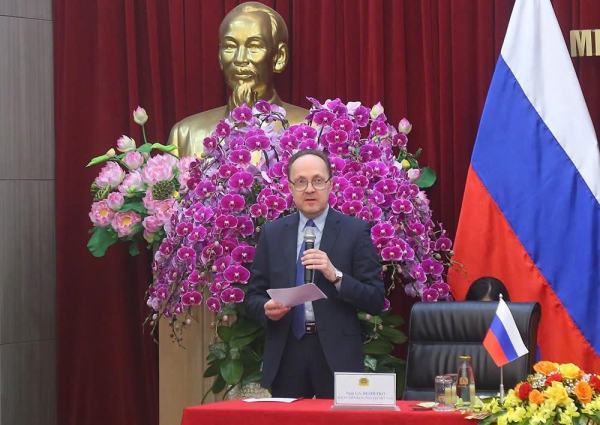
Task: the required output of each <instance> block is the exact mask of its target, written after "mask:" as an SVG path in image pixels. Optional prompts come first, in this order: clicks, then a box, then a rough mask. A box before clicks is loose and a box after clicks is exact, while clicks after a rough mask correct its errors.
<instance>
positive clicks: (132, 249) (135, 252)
mask: <svg viewBox="0 0 600 425" xmlns="http://www.w3.org/2000/svg"><path fill="white" fill-rule="evenodd" d="M139 253H140V248H139V247H138V244H137V242H133V243H132V244H131V245H129V255H131V256H132V257H135V256H136V255H138V254H139Z"/></svg>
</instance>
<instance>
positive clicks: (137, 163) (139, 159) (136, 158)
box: [123, 151, 144, 170]
mask: <svg viewBox="0 0 600 425" xmlns="http://www.w3.org/2000/svg"><path fill="white" fill-rule="evenodd" d="M123 162H125V165H127V166H128V167H129V168H131V169H132V170H137V169H138V168H140V167H141V166H142V165H144V157H143V156H142V154H141V153H139V152H137V151H134V152H128V153H127V155H125V158H124V159H123Z"/></svg>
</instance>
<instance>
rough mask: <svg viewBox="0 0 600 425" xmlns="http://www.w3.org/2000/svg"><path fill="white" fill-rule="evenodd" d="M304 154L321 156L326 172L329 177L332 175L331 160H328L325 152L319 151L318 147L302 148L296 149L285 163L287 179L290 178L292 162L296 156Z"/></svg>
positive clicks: (299, 156)
mask: <svg viewBox="0 0 600 425" xmlns="http://www.w3.org/2000/svg"><path fill="white" fill-rule="evenodd" d="M306 155H314V156H318V157H319V158H321V159H322V160H323V162H324V163H325V166H326V167H327V172H328V173H329V178H331V177H332V174H331V162H329V158H328V157H327V155H325V153H323V151H320V150H318V149H303V150H301V151H298V152H296V153H295V154H293V155H292V156H291V157H290V160H289V161H288V165H287V177H288V180H289V178H290V173H291V171H292V164H293V163H294V162H296V160H297V159H298V158H301V157H303V156H306Z"/></svg>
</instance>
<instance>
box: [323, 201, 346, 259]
mask: <svg viewBox="0 0 600 425" xmlns="http://www.w3.org/2000/svg"><path fill="white" fill-rule="evenodd" d="M339 216H340V213H338V212H337V211H334V210H333V208H329V212H328V213H327V220H325V228H324V229H323V237H322V238H321V246H320V247H319V248H320V250H321V251H324V252H326V253H327V255H328V256H329V258H331V255H330V253H331V252H332V251H333V245H334V244H335V240H336V239H337V236H338V234H339V233H340V227H341V226H340V217H339Z"/></svg>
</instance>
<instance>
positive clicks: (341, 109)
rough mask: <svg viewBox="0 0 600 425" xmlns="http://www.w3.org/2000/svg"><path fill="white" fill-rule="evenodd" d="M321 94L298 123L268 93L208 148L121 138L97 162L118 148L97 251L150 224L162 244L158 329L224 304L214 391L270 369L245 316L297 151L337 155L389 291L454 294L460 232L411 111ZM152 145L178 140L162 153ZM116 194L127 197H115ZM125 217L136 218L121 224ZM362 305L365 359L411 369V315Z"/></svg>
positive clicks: (95, 216)
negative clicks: (438, 219) (413, 144)
mask: <svg viewBox="0 0 600 425" xmlns="http://www.w3.org/2000/svg"><path fill="white" fill-rule="evenodd" d="M310 100H311V102H312V104H313V106H312V108H311V110H310V114H309V116H308V117H307V122H306V123H304V124H300V125H294V126H291V127H290V126H289V125H288V123H287V121H286V119H285V110H283V109H282V108H280V107H278V106H276V105H271V104H269V103H267V102H264V101H259V102H257V103H256V105H255V106H254V107H253V108H249V107H247V106H245V105H244V106H241V107H238V108H236V109H234V110H233V111H232V113H231V115H230V117H229V118H228V119H227V120H223V121H221V122H220V123H219V124H218V125H217V127H216V129H215V131H214V132H213V133H212V135H211V136H210V137H208V138H206V139H205V140H204V152H203V154H202V155H200V156H199V157H197V158H182V159H181V160H177V158H176V157H174V156H172V155H170V153H169V152H170V149H173V147H172V146H169V147H166V146H163V145H160V144H153V145H151V144H149V143H145V144H143V145H142V146H140V147H139V148H137V147H136V146H135V143H134V142H133V141H129V140H130V139H129V138H121V139H119V142H118V148H119V150H120V151H121V152H122V153H121V154H120V155H115V153H114V152H112V153H111V152H110V151H109V153H108V154H107V155H103V156H101V157H98V158H95V159H94V160H92V162H91V163H90V164H97V163H101V162H104V161H109V163H108V164H106V165H105V166H104V168H103V169H102V171H101V172H100V176H99V177H98V178H97V179H96V185H97V186H98V187H99V188H101V190H103V191H104V192H103V193H102V195H98V190H96V188H93V191H94V190H95V191H94V193H95V194H96V195H95V201H96V202H95V203H94V204H93V206H92V212H91V213H90V218H91V219H92V222H93V223H94V228H93V230H92V232H93V236H92V239H91V240H90V244H89V245H88V246H89V247H90V250H92V252H94V249H95V248H96V246H97V245H101V248H102V249H99V250H97V251H96V253H95V255H103V254H104V251H105V250H106V248H107V247H108V243H107V241H108V242H110V243H115V242H116V241H125V242H133V243H134V244H136V243H137V241H138V240H141V239H142V237H144V238H145V239H146V241H148V242H149V243H154V245H155V246H157V248H156V252H155V256H154V261H153V263H152V271H153V275H154V280H153V282H152V285H151V286H150V288H149V290H148V300H147V304H148V306H149V307H150V308H151V313H150V314H149V316H148V319H147V322H148V323H149V324H150V326H152V327H153V329H154V328H155V327H156V326H157V324H158V321H159V320H160V319H161V318H165V319H167V320H168V323H169V325H170V327H171V329H172V333H171V337H172V338H173V340H174V341H176V342H177V343H181V341H182V340H183V331H184V329H185V328H186V327H187V326H189V325H190V324H191V323H192V321H193V319H194V317H193V314H194V313H193V312H194V310H193V307H194V306H201V305H204V306H206V308H208V309H209V310H210V311H212V312H214V314H215V321H214V323H213V327H214V329H215V339H214V343H212V344H211V345H210V347H209V348H210V352H211V354H210V355H209V357H208V358H207V360H208V362H209V368H208V369H207V371H206V373H205V376H206V377H210V376H216V377H217V379H216V380H215V381H214V384H213V387H212V390H213V392H215V393H218V392H220V391H221V390H222V389H223V388H224V387H225V386H226V384H227V383H228V384H230V385H235V384H238V383H246V382H252V381H256V380H258V379H259V378H260V362H261V359H262V347H263V338H264V333H263V329H262V328H261V327H260V326H258V325H257V324H255V323H254V322H253V321H252V320H250V319H249V318H248V317H247V316H246V315H245V312H244V309H243V304H242V302H243V300H244V296H245V292H246V285H247V283H248V280H249V278H250V272H249V266H250V264H251V263H252V260H253V257H254V252H255V245H256V243H257V241H258V237H259V234H260V229H261V226H262V225H263V224H264V223H266V222H267V221H270V220H275V219H277V218H278V217H281V216H284V215H287V214H290V213H293V212H295V211H296V208H295V206H294V205H293V201H292V196H291V194H290V191H289V187H288V182H287V177H286V167H287V161H288V159H289V158H290V157H291V155H292V154H293V153H294V152H295V151H296V150H299V149H307V148H313V149H320V150H323V151H325V152H327V153H328V154H329V157H330V161H331V165H332V171H333V177H332V191H331V194H330V199H329V203H330V206H331V207H332V208H334V209H336V210H338V211H341V212H342V213H344V214H348V215H352V216H355V217H358V218H360V219H363V220H366V221H369V222H370V223H371V224H372V233H371V234H372V239H373V243H374V245H375V247H376V249H377V251H378V253H379V254H380V255H381V259H382V273H384V274H385V275H386V277H387V279H388V281H389V282H390V283H391V285H390V290H392V289H393V288H394V287H395V286H396V285H400V286H402V287H403V288H404V290H405V291H406V293H407V294H408V295H410V296H413V297H419V298H421V299H423V300H424V301H438V300H450V299H451V295H450V294H449V287H448V285H447V284H446V283H445V281H444V278H443V275H444V265H447V264H449V263H450V262H451V256H452V251H451V246H452V242H451V241H450V239H449V238H448V237H447V236H446V232H445V230H444V229H443V228H442V227H441V226H439V225H438V226H436V225H435V223H434V222H433V221H432V218H431V210H430V209H429V200H428V199H427V196H426V194H425V192H424V191H423V190H422V189H423V188H426V187H429V186H431V185H432V184H433V182H434V181H435V174H434V173H433V172H432V171H431V170H430V169H429V168H427V167H425V168H419V165H418V162H417V156H418V152H417V153H416V154H414V155H413V154H411V153H409V152H408V151H407V149H406V146H407V142H408V137H407V135H408V134H409V132H410V130H411V125H410V123H409V122H408V121H407V120H406V119H403V120H402V121H400V123H399V125H398V126H397V127H394V126H392V125H390V124H389V123H388V122H387V118H386V116H385V114H384V111H383V107H381V105H380V104H377V105H376V106H374V107H373V108H367V107H365V106H363V105H361V104H360V103H359V102H350V103H348V104H344V103H342V102H341V101H340V100H339V99H336V100H328V101H326V102H325V103H323V104H321V103H320V102H318V101H317V100H315V99H310ZM140 110H141V108H138V110H137V111H134V119H135V120H136V122H138V124H140V125H142V129H143V126H144V124H145V122H146V120H147V116H146V114H145V111H143V110H141V111H140ZM142 111H143V113H142ZM136 114H137V115H136ZM140 115H141V117H142V118H141V119H139V116H140ZM278 127H279V129H278V130H276V129H277V128H278ZM124 137H125V136H124ZM144 139H145V133H144ZM152 148H156V149H159V150H162V151H165V152H167V153H166V154H160V155H158V156H155V157H152V158H150V157H149V156H148V152H149V151H150V150H151V149H152ZM138 155H141V158H139V157H138ZM133 156H135V158H136V161H137V162H136V163H135V165H138V164H139V166H137V167H136V168H134V167H133V166H132V164H131V158H130V157H133ZM105 181H106V182H109V183H106V184H105ZM132 181H133V182H135V184H134V185H132V184H130V182H132ZM108 187H109V188H108ZM119 193H120V194H121V195H122V197H123V203H121V196H119ZM115 194H116V195H115ZM111 197H112V198H116V197H118V198H119V199H118V201H119V202H117V203H114V202H112V201H110V202H109V198H111ZM130 211H133V212H132V213H131V214H129V215H131V217H129V216H127V218H126V220H123V217H124V216H122V215H121V214H123V213H128V212H130ZM156 212H158V213H156ZM100 217H101V218H102V219H100ZM119 219H120V221H121V222H123V221H125V222H126V225H125V227H127V229H128V230H127V231H119V229H120V228H122V227H123V226H120V225H119ZM113 223H114V224H113ZM102 229H104V230H102ZM98 242H102V243H98ZM132 253H135V249H132ZM386 305H387V306H389V302H387V300H386ZM232 316H235V317H236V320H235V321H233V320H231V318H232ZM359 316H360V318H361V320H362V324H363V331H364V332H365V334H366V336H367V342H366V343H365V345H364V353H365V367H366V369H368V370H372V371H386V372H390V371H396V372H398V371H400V370H401V369H402V362H401V361H400V360H398V359H396V358H394V357H392V356H391V355H390V354H389V353H390V352H391V350H392V348H393V345H392V344H394V343H401V342H404V341H405V340H406V336H405V335H404V334H403V333H402V332H400V331H399V330H397V329H396V327H397V326H398V325H399V324H400V323H401V320H402V319H401V318H399V317H398V316H394V315H391V314H390V311H386V312H384V313H383V314H382V315H380V316H378V317H371V316H369V315H366V314H364V313H360V315H359ZM231 322H233V323H232V324H231V325H229V323H231ZM399 382H401V380H399Z"/></svg>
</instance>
